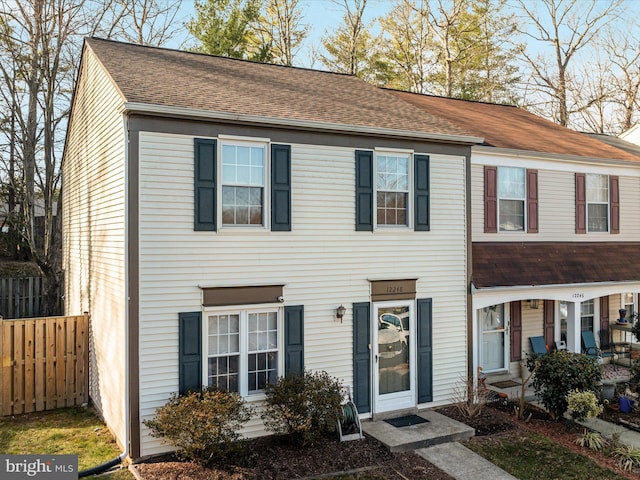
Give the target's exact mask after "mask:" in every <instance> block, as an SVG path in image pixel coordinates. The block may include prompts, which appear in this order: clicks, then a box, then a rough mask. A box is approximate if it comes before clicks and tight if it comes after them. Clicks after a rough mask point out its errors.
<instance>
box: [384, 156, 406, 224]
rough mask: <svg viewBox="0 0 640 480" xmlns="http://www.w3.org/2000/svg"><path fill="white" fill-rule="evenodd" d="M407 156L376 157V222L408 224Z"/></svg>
mask: <svg viewBox="0 0 640 480" xmlns="http://www.w3.org/2000/svg"><path fill="white" fill-rule="evenodd" d="M408 211H409V155H406V154H399V155H398V154H377V155H376V221H377V224H378V225H402V226H407V225H408V224H409V217H408Z"/></svg>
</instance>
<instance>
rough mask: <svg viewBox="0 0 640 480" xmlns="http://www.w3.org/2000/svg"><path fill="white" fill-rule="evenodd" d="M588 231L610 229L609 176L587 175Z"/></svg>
mask: <svg viewBox="0 0 640 480" xmlns="http://www.w3.org/2000/svg"><path fill="white" fill-rule="evenodd" d="M586 186H587V188H586V199H587V231H589V232H608V231H609V177H608V176H607V175H596V174H587V175H586Z"/></svg>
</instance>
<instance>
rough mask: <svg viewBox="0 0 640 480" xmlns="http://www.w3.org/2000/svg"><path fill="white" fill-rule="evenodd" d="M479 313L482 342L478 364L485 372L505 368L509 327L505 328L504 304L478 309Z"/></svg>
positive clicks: (506, 366)
mask: <svg viewBox="0 0 640 480" xmlns="http://www.w3.org/2000/svg"><path fill="white" fill-rule="evenodd" d="M479 313H480V318H479V320H480V332H481V334H480V336H481V342H482V350H481V351H482V358H481V359H480V366H481V367H482V370H483V371H484V372H485V373H489V372H499V371H501V370H507V368H508V359H509V334H508V330H509V329H508V328H507V327H508V323H507V319H506V316H505V305H504V304H501V305H491V306H490V307H485V308H482V309H480V311H479Z"/></svg>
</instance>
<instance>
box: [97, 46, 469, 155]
mask: <svg viewBox="0 0 640 480" xmlns="http://www.w3.org/2000/svg"><path fill="white" fill-rule="evenodd" d="M87 47H88V48H89V49H90V50H91V51H92V52H93V53H94V54H95V56H96V57H97V58H98V60H99V61H100V62H101V64H102V65H103V67H104V68H105V70H106V71H107V72H108V74H109V76H110V77H111V79H112V80H113V82H114V84H115V85H116V87H117V88H118V89H119V91H120V93H121V95H122V97H123V101H124V102H127V103H129V104H136V105H147V106H160V107H174V108H179V109H187V110H189V111H200V112H217V113H224V114H226V115H227V116H229V114H231V115H237V116H251V118H253V119H260V118H262V119H281V120H288V121H303V122H315V123H316V124H317V126H318V128H319V129H321V128H322V126H323V125H325V126H327V127H328V126H331V127H332V129H334V130H335V129H336V126H343V127H344V128H343V129H344V130H345V131H348V130H349V128H348V127H349V126H351V127H355V128H354V129H356V130H358V129H359V128H360V129H361V128H364V129H373V130H374V133H375V131H376V130H378V129H386V130H392V131H394V132H397V133H400V132H403V135H404V136H411V134H412V133H413V134H414V135H415V136H417V137H420V138H425V137H426V138H435V139H440V140H445V141H453V142H463V143H467V144H472V143H478V142H479V141H481V139H478V138H475V137H473V136H471V135H468V133H467V132H466V131H465V129H464V128H462V127H460V126H458V125H456V124H454V123H452V122H450V121H448V120H445V119H443V118H441V117H439V116H437V115H432V114H431V113H430V112H425V111H424V110H423V109H420V108H417V107H415V106H414V105H412V104H410V103H407V102H405V101H403V100H402V99H400V98H398V97H396V96H395V95H393V94H391V93H390V92H388V91H385V90H382V89H379V88H377V87H374V86H373V85H370V84H367V83H366V82H364V81H362V80H360V79H358V78H356V77H354V76H350V75H343V74H336V73H329V72H322V71H318V70H310V69H304V68H295V67H286V66H281V65H270V64H264V63H256V62H249V61H243V60H237V59H231V58H225V57H217V56H211V55H203V54H198V53H191V52H183V51H177V50H169V49H164V48H155V47H146V46H139V45H132V44H126V43H120V42H114V41H110V40H101V39H96V38H91V39H87V40H86V43H85V48H87ZM236 120H238V119H236ZM283 124H287V123H286V122H283Z"/></svg>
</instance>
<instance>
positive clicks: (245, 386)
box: [205, 309, 281, 396]
mask: <svg viewBox="0 0 640 480" xmlns="http://www.w3.org/2000/svg"><path fill="white" fill-rule="evenodd" d="M205 318H206V321H205V328H206V334H205V339H206V340H205V341H206V351H207V361H206V366H205V369H206V378H207V382H206V383H207V384H208V385H209V386H214V387H217V388H220V389H223V390H227V391H233V392H238V393H240V394H241V395H243V396H246V395H252V394H256V393H260V392H262V391H263V390H264V388H265V386H266V384H267V383H273V382H275V381H276V379H277V378H278V376H279V375H280V371H281V366H280V363H281V362H280V355H279V346H280V338H279V331H280V328H279V325H280V319H279V312H278V309H264V310H239V311H229V312H221V313H218V312H216V313H213V312H208V313H206V315H205Z"/></svg>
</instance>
